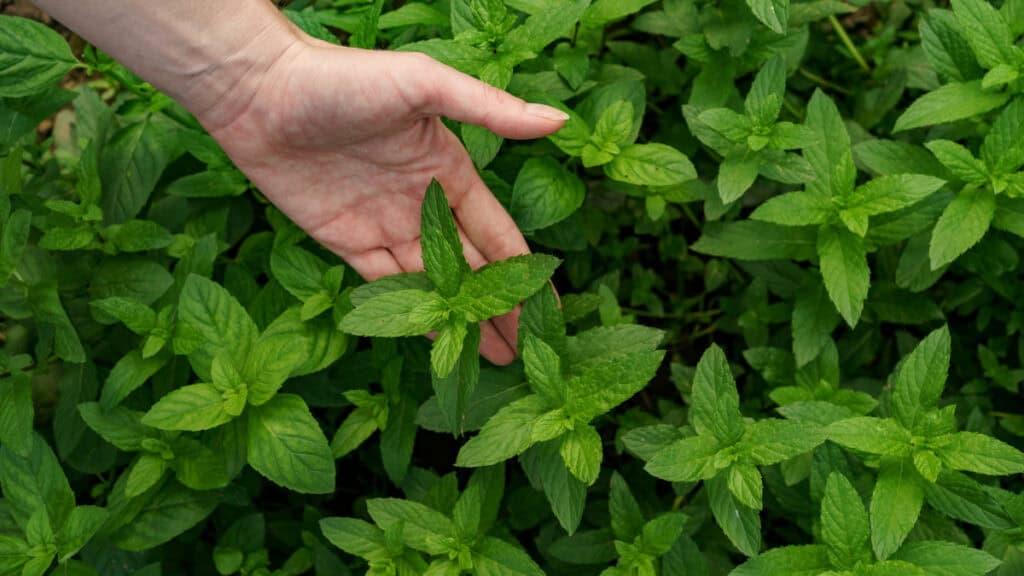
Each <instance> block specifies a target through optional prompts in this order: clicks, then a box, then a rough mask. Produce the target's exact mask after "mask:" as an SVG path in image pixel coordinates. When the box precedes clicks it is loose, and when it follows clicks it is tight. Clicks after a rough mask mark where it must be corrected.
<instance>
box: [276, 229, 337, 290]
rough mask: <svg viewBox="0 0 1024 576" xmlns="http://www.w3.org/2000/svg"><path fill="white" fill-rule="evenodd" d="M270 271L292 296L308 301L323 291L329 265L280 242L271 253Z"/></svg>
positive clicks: (316, 257) (306, 252)
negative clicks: (323, 280)
mask: <svg viewBox="0 0 1024 576" xmlns="http://www.w3.org/2000/svg"><path fill="white" fill-rule="evenodd" d="M270 271H271V273H273V275H274V278H275V279H276V280H277V281H278V282H280V283H281V286H283V287H284V289H285V290H287V291H288V292H289V293H290V294H291V295H292V296H295V297H296V298H298V299H299V300H302V301H306V300H308V299H309V298H311V297H313V295H315V294H317V293H318V292H320V291H321V290H323V284H322V282H321V280H322V278H323V275H324V273H325V272H327V263H326V262H324V261H323V260H321V259H320V258H319V257H318V256H316V255H315V254H313V253H311V252H309V251H307V250H304V249H302V248H299V247H298V246H291V245H288V244H285V243H283V242H279V243H277V244H275V246H274V248H273V250H271V252H270Z"/></svg>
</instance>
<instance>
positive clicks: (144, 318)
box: [89, 296, 156, 335]
mask: <svg viewBox="0 0 1024 576" xmlns="http://www.w3.org/2000/svg"><path fill="white" fill-rule="evenodd" d="M89 305H90V306H91V307H92V308H93V310H96V311H97V312H99V313H101V314H105V315H107V316H110V317H112V318H115V319H117V320H118V321H119V322H122V323H124V325H125V326H127V327H128V329H129V330H131V331H132V332H134V333H136V334H139V335H144V334H147V333H148V332H149V331H150V330H152V329H153V327H154V326H155V325H156V312H154V311H153V309H152V308H150V307H149V306H146V305H145V304H143V303H142V302H139V301H138V300H133V299H131V298H121V297H116V296H115V297H113V298H104V299H102V300H93V301H92V302H90V303H89Z"/></svg>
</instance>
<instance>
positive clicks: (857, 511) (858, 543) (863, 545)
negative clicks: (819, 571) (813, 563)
mask: <svg viewBox="0 0 1024 576" xmlns="http://www.w3.org/2000/svg"><path fill="white" fill-rule="evenodd" d="M821 535H822V539H823V540H824V541H825V546H826V547H827V548H828V557H829V559H830V560H831V562H832V565H833V566H835V567H837V568H844V569H851V568H853V567H855V566H856V565H857V564H858V563H860V562H870V560H871V549H870V548H869V547H868V538H869V537H870V528H869V526H868V514H867V511H866V510H865V509H864V502H862V501H861V498H860V495H859V494H857V490H855V489H854V487H853V485H852V484H850V481H849V480H847V479H846V476H843V475H842V474H841V473H839V472H833V473H832V474H830V475H829V477H828V481H827V482H826V483H825V498H824V499H823V500H822V501H821Z"/></svg>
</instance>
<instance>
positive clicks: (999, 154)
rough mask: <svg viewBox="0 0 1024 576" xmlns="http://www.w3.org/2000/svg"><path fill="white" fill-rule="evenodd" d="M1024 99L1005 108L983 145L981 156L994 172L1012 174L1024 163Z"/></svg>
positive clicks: (1017, 100) (1019, 99) (993, 124)
mask: <svg viewBox="0 0 1024 576" xmlns="http://www.w3.org/2000/svg"><path fill="white" fill-rule="evenodd" d="M1022 136H1024V99H1022V98H1017V99H1016V100H1014V101H1013V102H1010V104H1009V106H1007V107H1006V108H1004V109H1003V111H1002V113H1000V114H999V117H998V118H996V121H995V122H993V123H992V128H991V129H990V130H989V132H988V134H987V135H986V136H985V142H984V143H983V144H982V145H981V157H982V159H984V160H985V164H986V165H987V166H988V167H989V169H990V170H991V172H992V174H997V175H999V174H1010V173H1012V172H1014V171H1015V170H1017V169H1018V168H1020V167H1021V165H1022V164H1024V142H1022V140H1024V138H1022Z"/></svg>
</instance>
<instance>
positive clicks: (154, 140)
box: [100, 116, 177, 225]
mask: <svg viewBox="0 0 1024 576" xmlns="http://www.w3.org/2000/svg"><path fill="white" fill-rule="evenodd" d="M153 118H159V117H154V116H147V117H144V118H143V119H142V120H140V121H138V122H135V123H132V124H129V125H127V126H125V127H123V128H121V129H120V130H118V131H117V132H115V133H114V134H113V136H111V138H110V141H109V142H107V144H106V145H105V146H104V147H103V152H102V155H101V157H100V179H101V180H102V182H103V198H102V201H101V203H100V207H101V208H103V222H104V223H105V224H108V225H109V224H120V223H122V222H124V221H126V220H130V219H131V218H134V217H135V216H136V215H138V213H139V211H140V210H142V207H143V206H145V205H146V202H147V201H148V200H149V196H150V194H152V192H153V189H154V188H155V187H156V184H157V181H158V180H159V179H160V175H161V174H162V173H163V171H164V168H166V167H167V165H168V164H169V163H170V162H171V160H173V158H174V156H175V154H176V151H177V145H176V143H175V142H174V141H173V140H172V138H173V134H174V132H172V131H171V130H169V129H168V126H167V125H166V124H165V123H163V122H156V121H154V120H153Z"/></svg>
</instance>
